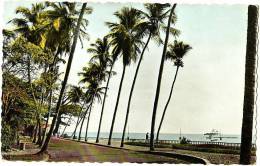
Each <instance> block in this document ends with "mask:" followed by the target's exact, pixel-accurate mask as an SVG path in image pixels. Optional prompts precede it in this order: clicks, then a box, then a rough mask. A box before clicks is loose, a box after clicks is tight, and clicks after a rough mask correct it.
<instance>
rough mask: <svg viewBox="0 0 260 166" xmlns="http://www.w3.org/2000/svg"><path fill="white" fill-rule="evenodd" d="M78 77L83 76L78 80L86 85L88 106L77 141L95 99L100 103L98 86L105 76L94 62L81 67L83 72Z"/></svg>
mask: <svg viewBox="0 0 260 166" xmlns="http://www.w3.org/2000/svg"><path fill="white" fill-rule="evenodd" d="M79 75H81V76H83V78H82V79H81V80H80V83H84V84H87V91H86V94H85V96H86V99H87V101H89V103H90V104H89V106H88V108H87V110H86V111H85V113H84V116H83V119H82V122H81V127H80V132H79V137H78V140H80V138H81V131H82V127H83V124H84V120H85V117H86V115H87V113H89V115H88V119H89V118H90V113H91V109H92V105H93V102H94V101H95V98H97V99H98V101H101V97H100V93H102V89H103V88H102V87H101V88H100V84H101V82H102V81H104V79H105V76H106V75H105V73H104V68H103V66H102V65H100V64H99V63H94V62H92V63H90V64H89V66H88V67H83V72H80V73H79ZM87 126H88V125H87Z"/></svg>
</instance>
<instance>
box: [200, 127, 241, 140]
mask: <svg viewBox="0 0 260 166" xmlns="http://www.w3.org/2000/svg"><path fill="white" fill-rule="evenodd" d="M204 135H205V136H206V139H209V140H210V141H212V142H214V141H222V139H223V138H237V137H230V136H223V135H222V134H221V133H220V132H219V131H218V130H216V129H212V130H211V132H208V133H205V134H204Z"/></svg>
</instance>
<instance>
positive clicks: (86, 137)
mask: <svg viewBox="0 0 260 166" xmlns="http://www.w3.org/2000/svg"><path fill="white" fill-rule="evenodd" d="M91 110H92V107H91V108H90V110H89V114H88V120H87V126H86V132H85V142H87V141H88V126H89V120H90V115H91Z"/></svg>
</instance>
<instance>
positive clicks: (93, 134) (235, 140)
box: [66, 132, 255, 143]
mask: <svg viewBox="0 0 260 166" xmlns="http://www.w3.org/2000/svg"><path fill="white" fill-rule="evenodd" d="M66 134H68V135H69V136H71V135H72V132H66ZM145 135H146V133H129V135H128V133H126V135H125V138H127V137H128V136H129V138H130V139H145ZM76 136H78V133H76ZM96 136H97V133H96V132H89V133H88V139H95V138H96ZM221 136H222V137H224V138H222V139H221V140H220V139H219V138H214V139H217V140H216V141H217V142H228V143H241V136H240V135H232V134H221ZM81 137H82V138H84V137H85V133H84V132H82V134H81ZM108 137H109V133H108V132H101V133H100V138H108ZM121 137H122V133H113V136H112V138H114V139H121ZM179 137H180V134H166V133H162V134H160V137H159V139H160V140H179ZM181 137H186V138H187V139H189V140H190V141H210V139H207V136H205V135H203V134H181ZM213 137H214V136H213ZM225 137H231V138H225ZM252 142H253V143H255V141H254V136H253V141H252Z"/></svg>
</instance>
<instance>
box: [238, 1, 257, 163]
mask: <svg viewBox="0 0 260 166" xmlns="http://www.w3.org/2000/svg"><path fill="white" fill-rule="evenodd" d="M247 26H248V27H247V44H246V65H245V70H246V71H245V89H244V106H243V121H242V133H241V148H240V164H250V160H251V148H252V130H253V116H254V103H255V102H254V101H255V67H256V50H257V47H258V46H257V45H256V44H257V37H258V36H257V26H258V8H257V7H256V6H253V5H249V6H248V25H247Z"/></svg>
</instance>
